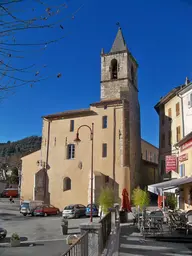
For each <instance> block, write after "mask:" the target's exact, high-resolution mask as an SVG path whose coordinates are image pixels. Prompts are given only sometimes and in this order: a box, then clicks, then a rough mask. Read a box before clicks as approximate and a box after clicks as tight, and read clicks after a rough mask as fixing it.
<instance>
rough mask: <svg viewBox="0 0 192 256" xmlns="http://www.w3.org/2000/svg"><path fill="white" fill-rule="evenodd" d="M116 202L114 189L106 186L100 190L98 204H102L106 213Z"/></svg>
mask: <svg viewBox="0 0 192 256" xmlns="http://www.w3.org/2000/svg"><path fill="white" fill-rule="evenodd" d="M114 203H115V195H114V191H113V189H111V188H109V187H106V188H103V189H102V190H101V192H100V195H99V198H98V204H99V205H100V206H101V208H102V211H103V213H104V214H106V213H108V212H109V208H111V207H113V205H114Z"/></svg>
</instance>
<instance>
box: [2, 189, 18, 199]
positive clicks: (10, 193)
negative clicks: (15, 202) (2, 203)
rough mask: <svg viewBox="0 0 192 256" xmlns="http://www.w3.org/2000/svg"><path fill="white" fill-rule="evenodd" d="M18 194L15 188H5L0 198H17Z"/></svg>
mask: <svg viewBox="0 0 192 256" xmlns="http://www.w3.org/2000/svg"><path fill="white" fill-rule="evenodd" d="M18 195H19V192H18V189H17V188H6V189H4V190H3V192H2V194H1V197H7V198H8V197H10V196H11V197H18Z"/></svg>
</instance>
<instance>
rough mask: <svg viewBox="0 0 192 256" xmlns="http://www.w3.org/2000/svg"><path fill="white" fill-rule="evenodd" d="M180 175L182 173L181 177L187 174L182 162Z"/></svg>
mask: <svg viewBox="0 0 192 256" xmlns="http://www.w3.org/2000/svg"><path fill="white" fill-rule="evenodd" d="M179 175H180V177H184V176H185V164H181V165H180V166H179Z"/></svg>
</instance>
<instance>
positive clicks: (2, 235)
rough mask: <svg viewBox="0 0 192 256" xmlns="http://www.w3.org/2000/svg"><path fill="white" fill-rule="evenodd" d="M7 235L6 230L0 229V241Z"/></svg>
mask: <svg viewBox="0 0 192 256" xmlns="http://www.w3.org/2000/svg"><path fill="white" fill-rule="evenodd" d="M6 235H7V230H6V229H4V228H0V239H4V238H5V237H6Z"/></svg>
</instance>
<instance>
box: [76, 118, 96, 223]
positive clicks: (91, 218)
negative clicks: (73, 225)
mask: <svg viewBox="0 0 192 256" xmlns="http://www.w3.org/2000/svg"><path fill="white" fill-rule="evenodd" d="M82 127H87V128H88V129H89V130H90V140H91V214H90V222H93V133H94V123H92V126H91V127H90V126H88V125H86V124H85V125H81V126H79V128H78V129H77V133H76V138H75V139H74V142H76V143H77V144H78V143H79V142H81V140H80V138H79V130H80V129H81V128H82Z"/></svg>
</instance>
